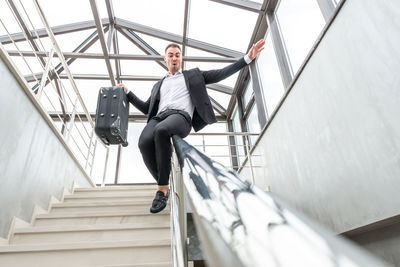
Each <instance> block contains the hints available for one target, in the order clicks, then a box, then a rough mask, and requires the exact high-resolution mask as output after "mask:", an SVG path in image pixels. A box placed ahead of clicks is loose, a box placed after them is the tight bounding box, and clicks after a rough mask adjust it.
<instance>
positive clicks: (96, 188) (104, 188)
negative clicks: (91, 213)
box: [74, 184, 157, 193]
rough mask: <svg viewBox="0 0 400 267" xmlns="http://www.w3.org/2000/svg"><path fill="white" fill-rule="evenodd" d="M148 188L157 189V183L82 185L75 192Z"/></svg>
mask: <svg viewBox="0 0 400 267" xmlns="http://www.w3.org/2000/svg"><path fill="white" fill-rule="evenodd" d="M146 189H151V190H155V189H157V184H144V185H123V186H122V185H121V186H105V187H89V188H85V187H81V188H75V189H74V193H75V192H84V191H102V192H106V191H130V190H146Z"/></svg>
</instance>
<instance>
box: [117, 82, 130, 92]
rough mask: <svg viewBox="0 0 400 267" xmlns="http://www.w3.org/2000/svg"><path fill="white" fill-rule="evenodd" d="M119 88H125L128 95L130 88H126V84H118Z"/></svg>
mask: <svg viewBox="0 0 400 267" xmlns="http://www.w3.org/2000/svg"><path fill="white" fill-rule="evenodd" d="M117 86H119V87H123V88H124V91H125V93H127V92H128V87H126V86H125V84H123V83H119V84H117Z"/></svg>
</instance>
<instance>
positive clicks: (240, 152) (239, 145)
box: [232, 108, 245, 167]
mask: <svg viewBox="0 0 400 267" xmlns="http://www.w3.org/2000/svg"><path fill="white" fill-rule="evenodd" d="M232 118H233V121H232V123H233V131H234V132H236V133H238V132H239V133H240V132H242V127H241V126H240V119H239V112H238V109H237V108H236V109H235V111H234V112H233V116H232ZM235 143H236V154H237V156H238V157H237V158H238V165H239V166H234V167H240V164H241V162H243V159H244V155H245V153H244V146H243V137H242V136H235Z"/></svg>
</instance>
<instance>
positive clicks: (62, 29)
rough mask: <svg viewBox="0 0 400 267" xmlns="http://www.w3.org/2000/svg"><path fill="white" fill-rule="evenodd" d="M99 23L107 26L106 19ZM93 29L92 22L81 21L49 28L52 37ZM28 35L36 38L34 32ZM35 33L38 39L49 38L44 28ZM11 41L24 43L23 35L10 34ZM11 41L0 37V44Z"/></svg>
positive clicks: (5, 36) (93, 24)
mask: <svg viewBox="0 0 400 267" xmlns="http://www.w3.org/2000/svg"><path fill="white" fill-rule="evenodd" d="M101 23H102V24H103V26H108V19H102V20H101ZM94 28H96V23H95V22H94V21H82V22H76V23H70V24H65V25H60V26H55V27H51V30H52V32H53V34H54V35H58V34H66V33H71V32H78V31H84V30H88V29H94ZM29 33H30V35H31V36H32V39H37V38H38V37H37V36H36V34H35V32H34V31H29ZM37 33H38V36H39V38H42V37H48V36H49V35H48V34H47V32H46V29H45V28H42V29H38V30H37ZM11 39H12V40H13V41H14V42H21V41H26V39H25V36H24V33H22V32H20V33H13V34H11ZM11 39H10V37H8V35H3V36H0V43H2V44H10V43H12V41H11Z"/></svg>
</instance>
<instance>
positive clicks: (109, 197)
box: [63, 192, 155, 203]
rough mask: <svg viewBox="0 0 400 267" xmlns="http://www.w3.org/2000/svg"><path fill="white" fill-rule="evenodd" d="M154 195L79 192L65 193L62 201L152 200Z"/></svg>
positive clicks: (146, 193)
mask: <svg viewBox="0 0 400 267" xmlns="http://www.w3.org/2000/svg"><path fill="white" fill-rule="evenodd" d="M154 196H155V193H154V192H145V193H141V194H135V195H132V194H114V195H113V194H109V195H98V196H96V195H95V196H93V195H91V194H79V195H67V196H65V197H64V201H63V202H64V203H70V202H91V201H93V202H102V201H129V200H132V201H136V200H144V201H148V200H153V199H154Z"/></svg>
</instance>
